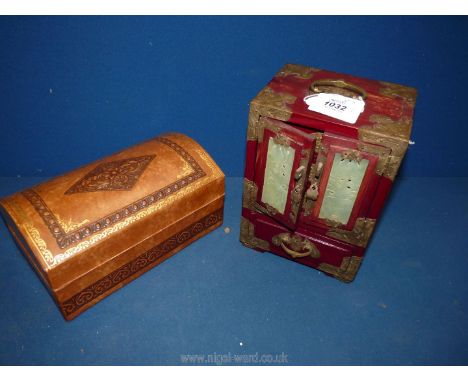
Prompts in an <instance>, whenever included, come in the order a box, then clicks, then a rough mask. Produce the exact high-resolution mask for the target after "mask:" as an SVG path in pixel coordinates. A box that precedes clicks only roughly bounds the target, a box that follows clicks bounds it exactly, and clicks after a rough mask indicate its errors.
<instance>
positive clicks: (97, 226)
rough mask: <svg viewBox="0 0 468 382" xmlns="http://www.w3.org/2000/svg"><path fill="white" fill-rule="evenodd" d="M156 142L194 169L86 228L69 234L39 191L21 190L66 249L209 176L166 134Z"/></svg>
mask: <svg viewBox="0 0 468 382" xmlns="http://www.w3.org/2000/svg"><path fill="white" fill-rule="evenodd" d="M156 140H157V141H159V142H161V143H164V144H165V145H167V146H169V147H170V148H171V149H173V150H174V151H175V152H176V153H177V154H179V155H180V156H181V157H182V158H183V159H184V160H185V161H187V163H188V164H189V165H190V167H192V169H193V172H191V173H190V174H188V175H187V176H185V177H183V178H181V179H179V180H177V181H175V182H173V183H171V184H169V185H167V186H165V187H163V188H161V189H159V190H157V191H155V192H153V193H152V194H150V195H147V196H145V197H144V198H141V199H139V200H137V201H136V202H133V203H131V204H129V205H127V206H125V207H123V208H121V209H119V210H117V211H114V212H112V213H111V214H109V215H107V216H104V217H103V218H101V219H99V220H96V221H94V222H92V223H89V224H87V225H85V226H83V227H80V228H77V229H76V230H74V231H72V232H69V233H66V232H65V231H64V230H63V228H62V226H61V225H60V223H59V221H58V219H57V218H56V217H55V215H54V214H53V213H52V211H51V210H50V209H49V207H48V206H47V204H46V203H45V201H44V200H43V199H42V198H41V197H40V196H39V194H38V193H37V192H36V191H34V190H33V189H27V190H24V191H22V192H21V194H22V195H23V196H24V197H25V198H26V199H27V200H28V201H29V202H30V203H31V204H32V206H33V207H34V209H35V210H36V212H37V213H38V214H39V216H40V217H41V218H42V220H43V221H44V223H45V224H46V226H47V227H48V229H49V231H50V233H51V234H52V236H54V237H55V240H56V241H57V245H58V246H59V247H60V248H61V249H64V248H67V247H69V246H70V245H72V244H75V243H77V242H80V241H81V240H82V239H84V238H85V237H88V236H90V235H92V234H94V233H96V232H99V231H102V230H103V229H105V228H107V227H109V226H111V225H113V224H115V223H118V222H119V221H122V220H123V219H125V218H127V217H128V216H131V215H133V214H135V213H137V212H138V211H140V210H142V209H144V208H147V207H148V206H150V205H152V204H154V203H156V202H158V201H160V200H161V199H165V198H166V197H168V196H169V195H171V194H172V193H174V192H176V191H179V190H181V189H183V188H184V187H186V186H188V185H189V184H191V183H193V182H194V181H196V180H197V179H200V178H202V177H204V176H205V175H206V173H205V172H204V171H203V169H202V168H201V166H200V165H199V164H198V163H197V161H196V160H195V159H194V158H193V157H192V156H191V155H190V154H189V153H188V152H187V151H185V150H184V149H183V148H182V147H181V146H179V145H178V144H177V143H175V142H173V141H171V140H169V139H167V138H163V137H158V138H156Z"/></svg>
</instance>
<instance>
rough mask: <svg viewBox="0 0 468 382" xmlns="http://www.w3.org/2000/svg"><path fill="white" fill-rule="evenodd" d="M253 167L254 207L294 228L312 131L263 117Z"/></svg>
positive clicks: (312, 144) (306, 170) (306, 169)
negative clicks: (301, 129)
mask: <svg viewBox="0 0 468 382" xmlns="http://www.w3.org/2000/svg"><path fill="white" fill-rule="evenodd" d="M258 126H259V129H260V131H261V133H260V134H259V146H258V149H257V160H256V167H255V183H256V185H257V187H258V193H257V203H256V207H257V208H258V209H259V210H260V211H262V212H264V213H265V214H268V215H270V216H271V217H273V218H274V219H276V220H277V221H279V222H281V223H283V224H284V225H286V226H287V227H289V228H295V226H296V223H297V218H298V215H299V211H300V208H301V203H302V199H303V197H304V191H305V184H306V180H307V176H308V170H309V164H310V160H311V157H312V154H313V151H314V148H315V135H311V134H305V133H303V132H302V131H300V130H299V129H297V128H295V127H293V126H289V125H287V124H285V123H283V122H279V121H276V120H272V119H269V118H264V117H262V118H261V119H260V121H259V125H258Z"/></svg>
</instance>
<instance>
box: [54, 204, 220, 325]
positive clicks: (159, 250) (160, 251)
mask: <svg viewBox="0 0 468 382" xmlns="http://www.w3.org/2000/svg"><path fill="white" fill-rule="evenodd" d="M222 220H223V209H222V208H221V209H219V210H217V211H215V212H213V213H211V214H209V215H207V216H205V217H204V218H202V219H201V220H199V221H198V222H196V223H193V224H191V225H190V226H188V227H186V228H184V229H183V230H181V231H180V232H178V233H176V234H175V235H173V236H171V237H170V238H169V239H167V240H165V241H164V242H162V243H161V244H159V245H157V246H155V247H153V248H151V249H149V250H148V251H146V252H144V253H143V254H141V255H140V256H138V257H137V258H136V259H134V260H132V261H130V262H129V263H127V264H125V265H123V266H121V267H120V268H118V269H116V270H115V271H113V272H112V273H110V274H108V275H107V276H105V277H103V278H101V279H100V280H98V281H96V282H95V283H94V284H91V285H90V286H88V287H86V288H85V289H83V290H82V291H81V292H79V293H77V294H76V295H74V296H73V297H71V298H70V299H68V300H67V301H65V302H64V303H62V304H60V309H61V310H62V312H63V314H64V316H65V317H67V316H70V315H71V314H72V313H74V312H76V311H77V310H78V309H80V308H82V307H83V306H85V305H87V304H89V303H90V302H91V301H93V300H94V299H96V298H97V297H99V296H101V295H102V294H104V293H106V292H107V291H109V290H110V289H112V288H114V287H115V286H116V285H118V284H120V283H122V282H123V281H125V280H126V279H128V278H129V277H131V276H133V275H134V274H135V273H137V272H140V271H141V270H143V269H144V268H147V267H149V266H151V264H152V263H154V262H155V261H156V260H158V259H160V258H161V257H163V256H164V255H165V254H167V253H169V252H170V251H173V250H175V249H177V248H178V247H180V246H181V245H183V244H184V243H185V242H187V241H188V240H190V239H192V238H193V237H195V236H197V235H199V234H200V233H201V232H203V231H205V230H207V229H209V228H210V227H212V226H214V225H215V224H216V223H218V222H220V221H222Z"/></svg>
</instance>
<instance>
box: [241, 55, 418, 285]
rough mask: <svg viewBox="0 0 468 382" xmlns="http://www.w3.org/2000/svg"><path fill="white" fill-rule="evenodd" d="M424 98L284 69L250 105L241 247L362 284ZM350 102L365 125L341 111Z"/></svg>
mask: <svg viewBox="0 0 468 382" xmlns="http://www.w3.org/2000/svg"><path fill="white" fill-rule="evenodd" d="M415 100H416V90H415V89H414V88H411V87H407V86H403V85H398V84H393V83H389V82H383V81H375V80H369V79H364V78H359V77H355V76H351V75H346V74H342V73H335V72H331V71H327V70H322V69H316V68H312V67H306V66H301V65H293V64H287V65H285V66H284V67H283V68H282V69H280V71H279V72H278V73H277V74H276V75H275V76H274V78H273V79H272V80H271V81H270V82H269V83H268V85H267V86H266V87H265V88H264V89H262V90H261V91H260V93H259V94H258V95H257V96H256V97H255V98H254V99H253V100H252V102H251V104H250V113H249V120H248V128H247V149H246V162H245V175H244V192H243V203H242V218H241V234H240V240H241V242H242V243H243V244H244V245H246V246H247V247H249V248H254V249H256V250H258V251H269V252H272V253H274V254H276V255H279V256H282V257H284V258H286V259H289V260H292V261H295V262H298V263H300V264H303V265H306V266H309V267H313V268H317V269H320V270H321V271H323V272H325V273H326V274H328V275H332V276H334V277H336V278H338V279H339V280H341V281H345V282H349V281H352V280H353V279H354V277H355V275H356V272H357V271H358V269H359V267H360V265H361V262H362V259H363V256H364V253H365V250H366V247H367V246H368V243H369V240H370V238H371V235H372V233H373V231H374V229H375V226H376V223H377V219H378V217H379V214H380V212H381V211H382V209H383V207H384V205H385V201H386V200H387V197H388V195H389V193H390V190H391V188H392V185H393V181H394V179H395V176H396V174H397V171H398V168H399V167H400V164H401V161H402V160H403V157H404V155H405V153H406V150H407V147H408V143H409V140H410V134H411V128H412V123H413V110H414V106H415ZM349 105H351V106H352V105H354V106H356V105H357V106H359V105H363V109H362V107H361V108H359V109H356V110H357V111H358V115H355V116H356V118H357V119H355V120H352V119H351V118H344V114H343V115H339V113H341V112H343V111H345V110H346V107H347V106H349ZM343 106H344V108H343ZM336 108H339V109H340V110H338V111H337V110H336ZM380 234H382V235H385V232H381V233H380Z"/></svg>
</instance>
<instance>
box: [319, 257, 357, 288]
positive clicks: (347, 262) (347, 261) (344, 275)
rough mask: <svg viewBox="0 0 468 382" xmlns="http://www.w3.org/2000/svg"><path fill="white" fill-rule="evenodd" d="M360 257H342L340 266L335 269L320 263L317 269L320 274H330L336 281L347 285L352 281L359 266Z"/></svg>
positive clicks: (332, 266)
mask: <svg viewBox="0 0 468 382" xmlns="http://www.w3.org/2000/svg"><path fill="white" fill-rule="evenodd" d="M361 260H362V257H359V256H350V257H344V258H343V260H342V261H341V265H340V266H339V267H336V266H334V265H330V264H326V263H321V264H320V265H319V266H318V269H319V270H321V271H322V272H326V273H329V274H331V275H332V276H333V277H335V278H336V279H338V280H340V281H343V282H345V283H349V282H351V281H353V280H354V278H355V277H356V273H357V271H358V269H359V267H360V266H361Z"/></svg>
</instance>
